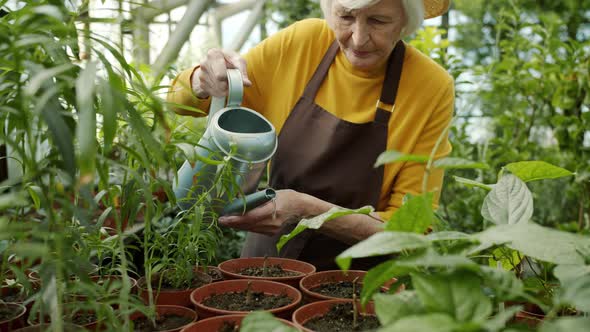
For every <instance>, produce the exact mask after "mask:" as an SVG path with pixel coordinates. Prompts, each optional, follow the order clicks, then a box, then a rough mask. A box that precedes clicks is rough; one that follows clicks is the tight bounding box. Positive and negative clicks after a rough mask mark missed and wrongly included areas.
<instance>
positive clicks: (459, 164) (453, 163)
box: [434, 157, 490, 169]
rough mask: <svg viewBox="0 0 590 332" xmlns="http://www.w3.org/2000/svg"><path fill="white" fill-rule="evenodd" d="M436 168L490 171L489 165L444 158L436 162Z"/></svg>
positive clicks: (461, 159)
mask: <svg viewBox="0 0 590 332" xmlns="http://www.w3.org/2000/svg"><path fill="white" fill-rule="evenodd" d="M434 167H436V168H442V169H489V168H490V167H489V166H488V165H487V164H484V163H479V162H475V161H471V160H467V159H463V158H454V157H448V158H442V159H439V160H436V161H435V162H434Z"/></svg>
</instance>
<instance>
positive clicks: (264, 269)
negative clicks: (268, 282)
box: [262, 255, 268, 277]
mask: <svg viewBox="0 0 590 332" xmlns="http://www.w3.org/2000/svg"><path fill="white" fill-rule="evenodd" d="M262 276H263V277H268V255H264V263H263V264H262Z"/></svg>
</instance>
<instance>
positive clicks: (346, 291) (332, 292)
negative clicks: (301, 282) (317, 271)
mask: <svg viewBox="0 0 590 332" xmlns="http://www.w3.org/2000/svg"><path fill="white" fill-rule="evenodd" d="M362 287H363V284H361V283H357V284H356V285H355V293H356V297H357V298H360V296H361V288H362ZM352 288H353V287H352V282H351V281H341V282H333V283H327V284H322V285H319V286H317V287H314V288H312V289H310V291H312V292H316V293H320V294H322V295H326V296H331V297H338V298H343V299H352Z"/></svg>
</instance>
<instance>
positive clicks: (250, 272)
mask: <svg viewBox="0 0 590 332" xmlns="http://www.w3.org/2000/svg"><path fill="white" fill-rule="evenodd" d="M238 273H239V274H241V275H244V276H251V277H295V276H300V275H301V274H302V273H299V272H295V271H288V270H283V267H282V266H281V265H280V264H275V265H270V266H267V267H266V271H265V269H264V267H262V266H251V267H247V268H244V269H242V270H240V271H239V272H238Z"/></svg>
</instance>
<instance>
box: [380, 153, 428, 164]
mask: <svg viewBox="0 0 590 332" xmlns="http://www.w3.org/2000/svg"><path fill="white" fill-rule="evenodd" d="M428 159H430V158H429V157H428V156H418V155H413V154H403V153H401V152H398V151H394V150H388V151H385V152H383V153H381V154H380V155H379V157H378V158H377V161H376V162H375V167H379V166H381V165H385V164H391V163H399V162H406V161H413V162H417V163H423V164H425V163H427V162H428Z"/></svg>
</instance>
